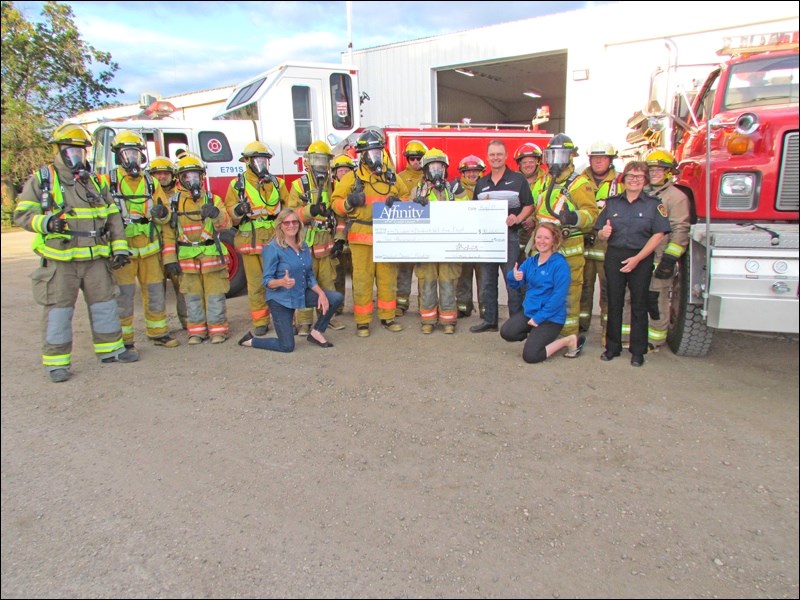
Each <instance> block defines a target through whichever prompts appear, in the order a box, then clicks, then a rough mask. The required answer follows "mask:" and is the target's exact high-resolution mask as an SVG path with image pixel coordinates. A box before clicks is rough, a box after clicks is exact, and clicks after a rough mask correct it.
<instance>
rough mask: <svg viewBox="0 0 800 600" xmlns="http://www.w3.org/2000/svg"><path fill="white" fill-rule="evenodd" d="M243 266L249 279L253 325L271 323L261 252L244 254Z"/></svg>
mask: <svg viewBox="0 0 800 600" xmlns="http://www.w3.org/2000/svg"><path fill="white" fill-rule="evenodd" d="M242 266H243V267H244V276H245V279H246V280H247V305H248V306H249V307H250V320H251V321H252V323H253V327H260V326H262V325H269V323H270V316H269V307H267V297H266V291H265V290H264V282H263V278H264V269H263V261H262V260H261V255H260V254H242Z"/></svg>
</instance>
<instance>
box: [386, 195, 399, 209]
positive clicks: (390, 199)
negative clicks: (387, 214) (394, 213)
mask: <svg viewBox="0 0 800 600" xmlns="http://www.w3.org/2000/svg"><path fill="white" fill-rule="evenodd" d="M395 202H402V200H400V198H398V197H397V196H395V195H394V194H392V195H391V196H389V197H388V198H386V208H392V205H393V204H394V203H395Z"/></svg>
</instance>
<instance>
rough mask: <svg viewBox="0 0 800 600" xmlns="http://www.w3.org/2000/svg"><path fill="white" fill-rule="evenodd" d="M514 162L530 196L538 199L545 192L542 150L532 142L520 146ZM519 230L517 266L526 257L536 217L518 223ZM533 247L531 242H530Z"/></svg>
mask: <svg viewBox="0 0 800 600" xmlns="http://www.w3.org/2000/svg"><path fill="white" fill-rule="evenodd" d="M514 160H515V161H516V163H517V170H518V171H519V172H520V173H522V175H523V176H524V177H525V179H527V180H528V185H529V186H530V188H531V195H532V196H533V198H534V199H536V198H538V197H539V196H540V195H541V194H542V193H543V192H544V191H545V181H546V178H547V169H545V168H544V166H543V165H542V149H541V148H539V146H537V145H536V144H534V143H533V142H526V143H524V144H522V145H521V146H520V147H519V148H517V151H516V152H514ZM520 225H521V227H520V230H519V248H520V250H519V252H520V254H519V264H522V263H523V262H525V259H526V258H527V255H526V253H525V248H527V246H528V242H529V241H530V239H531V234H532V233H533V230H534V228H535V227H536V217H535V215H531V216H530V217H528V218H527V219H525V220H524V221H523V222H522V223H520ZM531 245H533V242H531Z"/></svg>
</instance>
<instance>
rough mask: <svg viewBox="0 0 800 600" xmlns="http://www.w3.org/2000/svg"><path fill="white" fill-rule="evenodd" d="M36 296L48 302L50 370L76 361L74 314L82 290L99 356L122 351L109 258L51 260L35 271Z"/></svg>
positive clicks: (46, 357)
mask: <svg viewBox="0 0 800 600" xmlns="http://www.w3.org/2000/svg"><path fill="white" fill-rule="evenodd" d="M31 279H32V280H33V298H34V300H35V301H36V303H37V304H40V305H42V306H44V312H43V315H42V364H43V365H44V366H45V368H47V369H48V370H53V369H61V368H68V367H69V366H70V363H71V362H72V316H73V314H74V312H75V302H76V301H77V299H78V290H80V289H83V298H84V300H85V301H86V305H87V306H88V308H89V324H90V326H91V328H92V341H93V344H94V352H95V354H96V355H97V357H98V358H101V359H102V358H109V357H112V356H116V355H117V354H119V353H121V352H122V351H123V350H124V349H125V348H124V346H123V343H122V328H121V327H120V324H119V317H118V316H117V302H116V300H115V299H114V291H115V288H114V281H113V279H112V278H111V271H110V269H109V266H108V260H107V259H97V260H88V261H72V262H58V261H52V260H51V261H48V264H47V266H44V267H39V268H38V269H36V270H35V271H34V272H33V273H32V274H31Z"/></svg>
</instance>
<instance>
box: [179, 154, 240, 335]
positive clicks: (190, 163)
mask: <svg viewBox="0 0 800 600" xmlns="http://www.w3.org/2000/svg"><path fill="white" fill-rule="evenodd" d="M176 173H177V175H178V188H177V191H176V192H175V193H174V194H173V195H172V196H171V197H170V199H169V203H170V209H171V210H172V214H171V216H170V222H169V226H167V227H165V228H164V270H165V271H166V272H167V274H170V275H171V274H172V273H174V272H177V273H181V274H182V275H181V292H182V293H183V295H184V297H185V298H186V311H187V318H188V323H187V327H186V329H187V330H188V332H189V344H191V345H195V344H201V343H202V342H203V340H205V339H206V338H208V337H209V336H211V343H212V344H221V343H222V342H224V341H225V340H226V339H227V338H228V318H227V315H226V311H225V294H227V293H228V290H229V289H230V281H229V280H228V265H227V260H226V256H227V254H228V250H227V248H226V247H225V246H224V245H223V244H222V243H221V242H220V241H219V234H218V232H219V231H224V230H226V229H228V228H230V226H231V221H230V217H229V216H228V213H227V211H226V210H225V204H224V203H223V202H222V200H221V199H220V198H219V196H214V195H212V194H211V193H210V192H208V191H207V190H206V189H205V174H206V168H205V165H203V161H201V160H200V157H198V156H197V155H195V154H192V153H186V154H185V155H184V156H183V158H181V159H180V160H178V163H177V165H176Z"/></svg>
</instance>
